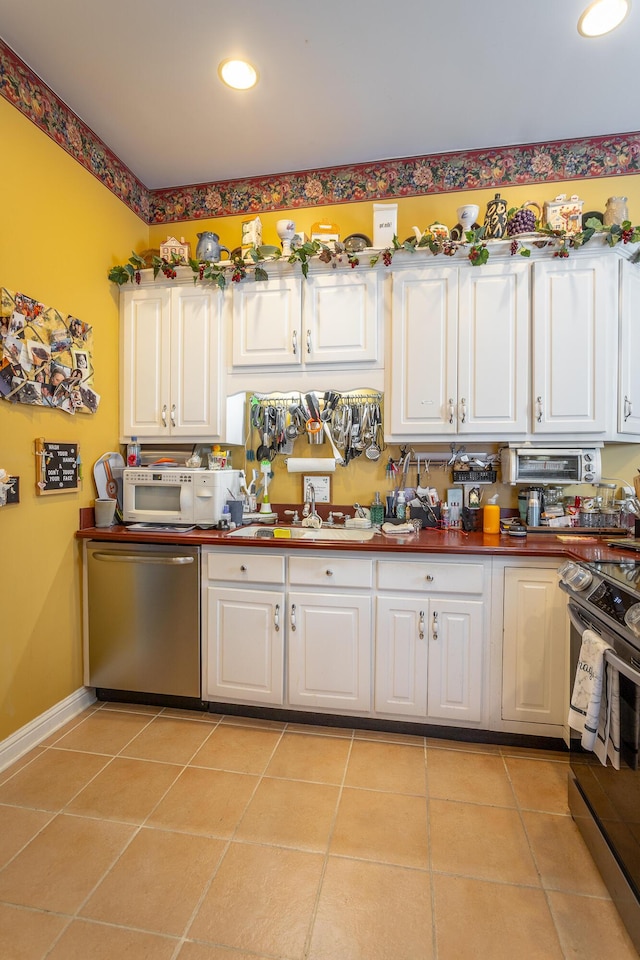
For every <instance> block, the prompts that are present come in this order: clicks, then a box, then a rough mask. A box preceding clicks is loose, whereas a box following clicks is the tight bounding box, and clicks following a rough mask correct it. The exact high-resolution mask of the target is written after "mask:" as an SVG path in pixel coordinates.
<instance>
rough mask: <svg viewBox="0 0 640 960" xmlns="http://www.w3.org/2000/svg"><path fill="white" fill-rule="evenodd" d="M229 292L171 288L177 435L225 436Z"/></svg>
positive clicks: (173, 425)
mask: <svg viewBox="0 0 640 960" xmlns="http://www.w3.org/2000/svg"><path fill="white" fill-rule="evenodd" d="M223 304H224V293H223V292H222V291H221V290H207V289H201V288H194V287H179V288H177V289H174V290H172V291H171V406H170V410H169V420H170V426H171V435H172V436H174V437H206V438H207V439H215V438H217V437H219V436H220V416H221V383H222V378H221V369H220V336H221V332H222V329H223V326H222V320H223V317H222V310H223Z"/></svg>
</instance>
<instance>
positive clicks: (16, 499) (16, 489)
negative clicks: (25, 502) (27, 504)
mask: <svg viewBox="0 0 640 960" xmlns="http://www.w3.org/2000/svg"><path fill="white" fill-rule="evenodd" d="M8 482H9V483H10V484H11V489H10V490H7V503H20V477H9V481H8Z"/></svg>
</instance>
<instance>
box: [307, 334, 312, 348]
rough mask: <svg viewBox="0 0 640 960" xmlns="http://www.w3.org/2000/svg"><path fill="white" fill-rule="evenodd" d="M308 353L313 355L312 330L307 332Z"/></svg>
mask: <svg viewBox="0 0 640 960" xmlns="http://www.w3.org/2000/svg"><path fill="white" fill-rule="evenodd" d="M307 353H311V330H307Z"/></svg>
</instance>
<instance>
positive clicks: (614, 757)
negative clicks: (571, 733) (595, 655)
mask: <svg viewBox="0 0 640 960" xmlns="http://www.w3.org/2000/svg"><path fill="white" fill-rule="evenodd" d="M605 665H606V669H605V672H604V683H603V687H602V701H601V709H600V717H599V720H598V735H597V737H596V743H595V746H594V748H593V751H594V753H595V755H596V757H597V758H598V760H599V761H600V763H601V764H602V765H603V766H604V767H606V765H607V759H609V760H610V761H611V766H612V767H613V768H614V769H615V770H619V769H620V675H619V673H618V671H617V670H616V668H615V667H614V666H613V664H611V663H607V661H606V659H605Z"/></svg>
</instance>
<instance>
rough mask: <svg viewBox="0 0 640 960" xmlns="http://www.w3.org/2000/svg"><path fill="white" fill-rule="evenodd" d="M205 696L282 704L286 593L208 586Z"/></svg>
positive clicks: (204, 673)
mask: <svg viewBox="0 0 640 960" xmlns="http://www.w3.org/2000/svg"><path fill="white" fill-rule="evenodd" d="M205 610H206V632H205V644H206V650H205V653H204V670H203V684H202V686H203V690H202V698H203V700H229V701H236V700H239V701H243V702H244V701H251V702H255V703H271V704H282V702H283V692H284V643H283V612H284V593H280V592H278V591H274V590H251V589H233V588H229V589H227V588H222V587H207V588H206V589H205Z"/></svg>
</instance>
